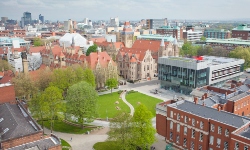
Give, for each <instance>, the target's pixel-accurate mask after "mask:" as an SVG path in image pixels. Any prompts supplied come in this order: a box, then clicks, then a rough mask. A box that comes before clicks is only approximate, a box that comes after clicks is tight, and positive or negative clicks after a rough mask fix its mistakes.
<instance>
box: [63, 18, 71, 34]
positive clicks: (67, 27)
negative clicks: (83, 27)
mask: <svg viewBox="0 0 250 150" xmlns="http://www.w3.org/2000/svg"><path fill="white" fill-rule="evenodd" d="M70 26H71V27H72V28H73V22H72V20H71V19H69V20H68V21H64V30H67V31H69V30H70Z"/></svg>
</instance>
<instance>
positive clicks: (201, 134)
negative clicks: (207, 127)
mask: <svg viewBox="0 0 250 150" xmlns="http://www.w3.org/2000/svg"><path fill="white" fill-rule="evenodd" d="M199 141H201V142H202V141H203V133H200V138H199Z"/></svg>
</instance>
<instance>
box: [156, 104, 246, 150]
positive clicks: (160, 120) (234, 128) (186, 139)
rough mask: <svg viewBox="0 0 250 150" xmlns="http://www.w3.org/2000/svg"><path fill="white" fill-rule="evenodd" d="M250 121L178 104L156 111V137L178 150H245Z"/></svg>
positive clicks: (194, 106) (211, 109)
mask: <svg viewBox="0 0 250 150" xmlns="http://www.w3.org/2000/svg"><path fill="white" fill-rule="evenodd" d="M249 124H250V119H249V118H246V117H242V116H238V115H235V114H232V113H228V112H225V111H221V110H220V109H214V108H210V107H206V106H204V105H199V104H195V103H193V102H190V101H186V100H181V101H178V102H176V103H173V104H167V103H166V102H164V103H162V104H158V105H157V107H156V129H157V133H158V134H160V135H162V136H164V137H165V139H166V142H167V143H172V144H173V146H174V147H175V148H178V149H182V150H217V149H223V150H241V149H242V150H248V149H249V148H250V136H249V135H250V126H249Z"/></svg>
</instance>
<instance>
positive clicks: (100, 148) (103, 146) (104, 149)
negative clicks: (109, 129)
mask: <svg viewBox="0 0 250 150" xmlns="http://www.w3.org/2000/svg"><path fill="white" fill-rule="evenodd" d="M93 148H94V149H95V150H118V149H119V146H117V145H115V144H114V142H112V141H106V142H97V143H95V145H94V146H93Z"/></svg>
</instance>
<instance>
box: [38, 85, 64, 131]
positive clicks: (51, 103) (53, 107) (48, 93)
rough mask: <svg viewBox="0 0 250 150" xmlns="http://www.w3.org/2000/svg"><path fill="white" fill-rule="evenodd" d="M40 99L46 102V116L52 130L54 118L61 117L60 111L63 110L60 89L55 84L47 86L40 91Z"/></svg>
mask: <svg viewBox="0 0 250 150" xmlns="http://www.w3.org/2000/svg"><path fill="white" fill-rule="evenodd" d="M42 99H43V100H42V101H44V103H45V104H46V109H47V110H48V111H47V116H48V118H49V120H50V130H51V132H52V130H53V123H54V120H55V119H56V118H61V117H63V116H62V115H60V113H63V112H64V111H65V104H64V102H63V97H62V90H60V89H59V88H57V87H55V86H49V87H48V88H46V89H45V91H44V92H43V93H42Z"/></svg>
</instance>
